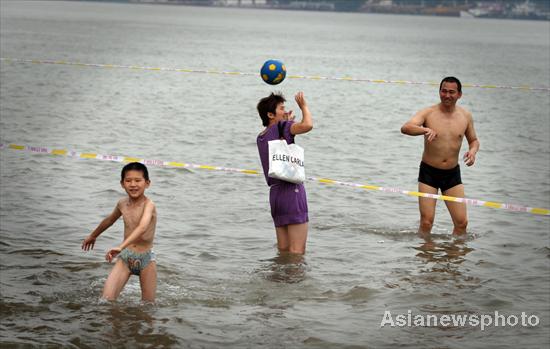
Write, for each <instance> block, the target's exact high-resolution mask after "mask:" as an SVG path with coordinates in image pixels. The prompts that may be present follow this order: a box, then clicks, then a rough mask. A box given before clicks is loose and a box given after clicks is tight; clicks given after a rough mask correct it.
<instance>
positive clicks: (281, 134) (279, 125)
mask: <svg viewBox="0 0 550 349" xmlns="http://www.w3.org/2000/svg"><path fill="white" fill-rule="evenodd" d="M285 125H286V121H279V122H278V123H277V128H278V129H279V139H282V138H285V135H284V130H285Z"/></svg>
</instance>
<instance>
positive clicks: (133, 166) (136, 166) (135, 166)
mask: <svg viewBox="0 0 550 349" xmlns="http://www.w3.org/2000/svg"><path fill="white" fill-rule="evenodd" d="M128 171H141V172H142V173H143V178H145V180H146V181H148V180H149V171H147V167H146V166H145V165H144V164H142V163H141V162H130V163H128V164H126V165H125V166H124V167H123V168H122V172H121V173H120V181H121V182H123V181H124V177H126V172H128Z"/></svg>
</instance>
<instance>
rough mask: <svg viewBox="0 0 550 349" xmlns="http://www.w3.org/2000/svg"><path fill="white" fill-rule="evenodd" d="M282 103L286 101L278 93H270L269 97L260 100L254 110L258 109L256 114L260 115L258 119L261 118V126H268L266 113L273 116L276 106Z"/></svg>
mask: <svg viewBox="0 0 550 349" xmlns="http://www.w3.org/2000/svg"><path fill="white" fill-rule="evenodd" d="M284 102H286V99H285V97H284V96H283V94H282V93H280V92H278V93H273V92H271V94H270V95H269V96H267V97H264V98H262V99H260V101H259V102H258V105H257V106H256V108H257V109H258V114H260V118H262V124H263V125H264V126H268V125H269V116H268V115H267V113H273V114H275V111H276V110H277V106H278V105H279V104H280V103H284Z"/></svg>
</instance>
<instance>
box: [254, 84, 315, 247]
mask: <svg viewBox="0 0 550 349" xmlns="http://www.w3.org/2000/svg"><path fill="white" fill-rule="evenodd" d="M295 100H296V103H297V104H298V107H300V109H301V110H302V121H301V122H294V121H293V119H294V117H293V115H292V111H289V112H286V111H285V98H284V97H283V95H281V94H274V93H271V95H269V96H267V97H265V98H262V99H261V100H260V102H259V103H258V106H257V109H258V114H259V115H260V118H261V119H262V124H263V125H264V126H265V127H266V129H265V130H264V131H262V132H261V133H260V134H259V135H258V138H257V139H256V143H257V145H258V152H259V153H260V159H261V161H262V168H263V170H264V175H265V180H266V181H267V185H269V204H270V206H271V216H272V217H273V223H274V224H275V231H276V233H277V248H278V249H279V251H280V252H289V253H294V254H304V253H305V250H306V240H307V230H308V221H309V217H308V208H307V198H306V191H305V188H304V185H303V184H294V183H290V182H285V181H282V180H279V179H275V178H270V177H268V176H267V174H268V172H269V147H268V142H269V141H271V140H274V139H279V130H278V126H277V125H278V124H279V122H281V123H282V124H283V125H284V126H283V136H284V138H285V139H286V141H287V143H289V144H290V143H294V136H295V135H297V134H302V133H306V132H309V131H311V129H312V128H313V121H312V119H311V113H310V111H309V108H308V106H307V103H306V99H305V97H304V94H303V92H298V93H297V94H296V96H295Z"/></svg>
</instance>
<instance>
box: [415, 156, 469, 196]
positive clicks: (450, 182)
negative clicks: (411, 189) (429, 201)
mask: <svg viewBox="0 0 550 349" xmlns="http://www.w3.org/2000/svg"><path fill="white" fill-rule="evenodd" d="M418 181H419V182H420V183H424V184H427V185H429V186H430V187H434V188H436V189H439V188H441V191H442V192H444V191H445V190H447V189H451V188H452V187H454V186H456V185H459V184H462V179H461V178H460V166H459V165H456V167H455V168H451V169H449V170H442V169H439V168H435V167H433V166H430V165H428V164H426V163H425V162H420V172H419V173H418Z"/></svg>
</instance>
